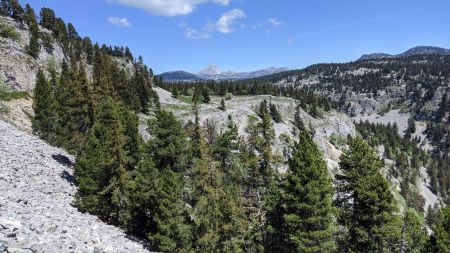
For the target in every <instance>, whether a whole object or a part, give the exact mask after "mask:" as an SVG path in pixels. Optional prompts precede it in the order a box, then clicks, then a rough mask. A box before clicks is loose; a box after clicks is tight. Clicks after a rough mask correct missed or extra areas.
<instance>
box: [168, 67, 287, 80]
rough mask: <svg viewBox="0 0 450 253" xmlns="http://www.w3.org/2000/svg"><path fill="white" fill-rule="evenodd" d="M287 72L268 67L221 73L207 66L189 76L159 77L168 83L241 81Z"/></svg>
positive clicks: (173, 74) (172, 74)
mask: <svg viewBox="0 0 450 253" xmlns="http://www.w3.org/2000/svg"><path fill="white" fill-rule="evenodd" d="M288 70H289V68H276V67H269V68H264V69H261V70H256V71H249V72H236V71H221V70H220V69H219V68H218V67H217V66H216V65H209V66H208V67H206V68H204V69H202V70H201V71H199V72H198V73H197V74H191V73H188V72H185V71H171V72H165V73H162V74H161V75H160V76H161V77H162V78H163V80H166V81H169V82H176V81H200V80H217V81H220V80H243V79H251V78H257V77H261V76H268V75H272V74H276V73H280V72H283V71H288Z"/></svg>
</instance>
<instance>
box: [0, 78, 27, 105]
mask: <svg viewBox="0 0 450 253" xmlns="http://www.w3.org/2000/svg"><path fill="white" fill-rule="evenodd" d="M29 97H30V94H28V92H26V91H11V90H10V89H9V87H8V86H7V85H6V84H4V83H2V82H1V80H0V101H11V100H15V99H21V98H29Z"/></svg>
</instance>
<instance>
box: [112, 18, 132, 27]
mask: <svg viewBox="0 0 450 253" xmlns="http://www.w3.org/2000/svg"><path fill="white" fill-rule="evenodd" d="M108 22H109V23H110V24H112V25H114V26H117V27H132V25H131V23H130V21H128V19H127V18H119V17H108Z"/></svg>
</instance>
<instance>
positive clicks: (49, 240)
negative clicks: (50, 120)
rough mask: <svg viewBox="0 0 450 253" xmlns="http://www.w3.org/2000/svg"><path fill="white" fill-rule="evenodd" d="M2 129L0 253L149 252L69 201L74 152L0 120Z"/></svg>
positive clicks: (0, 129) (71, 194)
mask: <svg viewBox="0 0 450 253" xmlns="http://www.w3.org/2000/svg"><path fill="white" fill-rule="evenodd" d="M0 133H1V134H0V170H1V171H0V176H1V177H0V192H1V195H2V196H1V197H0V200H1V204H0V253H3V252H15V253H18V252H58V253H66V252H67V253H69V252H89V253H92V252H94V248H97V249H100V251H99V252H137V253H139V252H148V251H147V250H146V249H145V247H144V246H143V245H142V244H140V243H138V242H135V241H131V240H130V239H129V238H127V236H126V234H125V233H124V232H123V231H122V230H120V229H119V228H117V227H114V226H111V225H108V224H105V223H103V222H102V221H101V220H99V219H98V218H97V217H95V216H93V215H89V214H86V213H81V212H79V211H78V210H77V209H76V208H75V207H73V206H72V205H71V203H72V202H73V200H74V198H73V196H74V195H75V193H76V191H77V187H76V186H75V185H73V184H71V182H69V181H70V180H68V179H67V174H69V175H71V176H73V170H72V167H71V166H70V165H68V163H67V160H68V161H70V164H73V163H74V160H75V158H74V157H73V156H71V155H69V154H67V152H65V151H64V150H61V149H58V148H54V147H52V146H50V145H48V144H47V143H45V142H44V141H42V140H39V139H38V138H37V137H35V136H33V135H31V134H28V133H26V132H23V131H22V130H19V129H17V128H16V127H14V126H13V125H11V124H9V123H6V122H4V121H2V120H1V119H0ZM61 156H62V157H65V158H67V160H66V159H64V160H65V162H62V160H61V159H55V157H58V158H61ZM63 175H65V176H63ZM91 228H92V229H91ZM100 238H101V239H100Z"/></svg>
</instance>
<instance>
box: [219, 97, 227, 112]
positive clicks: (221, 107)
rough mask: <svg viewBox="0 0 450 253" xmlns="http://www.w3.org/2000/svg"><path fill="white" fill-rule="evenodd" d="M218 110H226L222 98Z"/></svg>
mask: <svg viewBox="0 0 450 253" xmlns="http://www.w3.org/2000/svg"><path fill="white" fill-rule="evenodd" d="M219 109H220V110H222V111H226V110H227V107H226V105H225V100H224V99H223V98H222V100H220V106H219Z"/></svg>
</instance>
